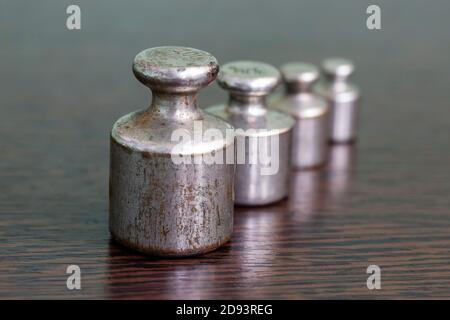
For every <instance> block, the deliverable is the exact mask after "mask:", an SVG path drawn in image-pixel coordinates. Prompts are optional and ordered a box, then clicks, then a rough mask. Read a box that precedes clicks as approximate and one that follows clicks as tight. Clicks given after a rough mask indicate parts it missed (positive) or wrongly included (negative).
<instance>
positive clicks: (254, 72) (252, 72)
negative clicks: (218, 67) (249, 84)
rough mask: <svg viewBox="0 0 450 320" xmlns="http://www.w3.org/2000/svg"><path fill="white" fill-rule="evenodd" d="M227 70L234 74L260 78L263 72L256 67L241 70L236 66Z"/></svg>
mask: <svg viewBox="0 0 450 320" xmlns="http://www.w3.org/2000/svg"><path fill="white" fill-rule="evenodd" d="M228 69H229V70H230V71H232V72H233V73H235V74H241V75H248V76H253V75H255V76H260V75H263V74H264V71H263V70H262V69H260V68H258V67H248V68H242V67H237V66H229V67H228Z"/></svg>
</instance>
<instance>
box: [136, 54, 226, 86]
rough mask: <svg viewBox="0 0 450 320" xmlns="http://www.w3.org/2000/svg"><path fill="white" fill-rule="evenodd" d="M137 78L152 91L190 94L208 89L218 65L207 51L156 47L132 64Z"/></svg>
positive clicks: (139, 55)
mask: <svg viewBox="0 0 450 320" xmlns="http://www.w3.org/2000/svg"><path fill="white" fill-rule="evenodd" d="M133 72H134V75H135V76H136V78H137V79H138V80H139V81H140V82H142V83H143V84H144V85H146V86H147V87H149V88H150V89H152V90H155V91H160V92H179V93H181V92H190V91H197V90H199V89H200V88H202V87H205V86H207V85H208V84H210V83H211V82H212V81H214V79H215V78H216V76H217V73H218V72H219V64H218V62H217V60H216V58H214V56H212V55H211V54H209V53H208V52H205V51H201V50H197V49H194V48H187V47H155V48H150V49H146V50H144V51H141V52H140V53H138V54H137V55H136V57H135V58H134V61H133Z"/></svg>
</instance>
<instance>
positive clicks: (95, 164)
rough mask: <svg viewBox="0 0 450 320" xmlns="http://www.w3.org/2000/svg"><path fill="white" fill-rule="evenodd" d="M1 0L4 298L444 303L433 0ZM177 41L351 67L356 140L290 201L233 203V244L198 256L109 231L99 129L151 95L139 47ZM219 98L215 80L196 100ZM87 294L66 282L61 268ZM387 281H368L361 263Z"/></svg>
mask: <svg viewBox="0 0 450 320" xmlns="http://www.w3.org/2000/svg"><path fill="white" fill-rule="evenodd" d="M172 2H173V1H170V2H169V3H166V2H165V3H162V2H161V3H157V2H155V3H153V2H147V1H146V2H138V1H131V2H127V3H126V4H125V2H119V1H78V2H77V3H80V6H81V8H82V17H83V21H82V30H80V31H68V30H66V29H65V18H66V15H65V8H66V7H67V5H68V4H71V2H70V1H67V2H65V1H58V2H56V1H39V2H38V3H37V2H36V3H30V2H29V1H28V2H26V1H7V2H3V3H2V8H1V10H0V43H2V50H0V74H1V77H0V92H1V94H0V109H1V114H2V116H1V117H0V133H1V138H0V150H1V161H0V214H1V219H0V298H6V299H19V298H29V299H38V298H39V299H42V298H52V299H56V298H67V299H72V298H74V299H75V298H76V299H80V298H97V299H98V298H100V299H104V298H126V299H197V298H199V299H206V298H212V299H220V298H228V299H234V298H236V299H243V298H262V299H271V298H274V299H298V298H393V299H396V298H407V299H410V298H450V266H449V263H450V169H449V168H450V165H449V164H450V147H449V145H450V105H449V102H450V90H449V88H450V69H449V67H448V66H450V41H449V40H450V39H449V38H450V34H449V33H448V30H449V29H450V20H448V17H447V15H448V12H449V9H450V5H449V3H448V1H447V2H446V1H435V2H433V6H429V5H427V4H426V3H425V2H424V3H423V4H418V3H410V1H395V3H393V2H392V1H377V3H379V4H380V5H381V8H382V14H383V16H382V17H383V20H382V21H383V22H382V23H383V29H382V30H381V31H369V30H367V29H366V28H365V17H366V16H365V9H366V7H367V5H368V2H367V3H366V2H364V1H362V2H361V1H354V2H353V1H334V2H331V1H311V2H306V3H302V4H299V3H298V1H285V2H281V3H278V2H277V3H275V2H269V1H267V2H264V3H261V1H245V2H244V3H241V2H233V1H232V2H230V1H226V2H222V3H215V4H213V3H212V2H211V3H210V2H204V1H194V2H190V3H189V4H188V2H186V3H185V2H180V3H177V5H176V9H175V7H174V5H175V3H172ZM164 44H180V45H189V46H192V47H196V48H200V49H204V50H207V51H209V52H211V53H213V54H214V55H216V56H217V57H218V59H219V60H220V61H222V62H225V61H230V60H234V59H241V58H243V59H248V58H252V59H257V60H262V61H267V62H269V63H273V64H275V65H279V64H280V63H282V62H285V61H290V60H304V61H310V62H313V63H318V62H320V60H321V59H322V58H324V57H327V56H334V55H340V56H345V57H349V58H351V59H353V60H354V61H355V62H356V65H357V71H356V76H355V82H357V83H358V84H359V85H360V87H361V89H362V92H363V99H364V100H363V109H362V114H361V126H360V139H359V141H358V143H357V144H356V145H355V146H354V147H345V146H341V147H334V148H333V149H332V155H333V157H332V158H331V162H330V163H329V165H328V166H327V167H325V168H323V169H322V170H318V171H309V172H298V173H293V175H292V178H293V188H292V194H291V197H290V198H289V199H287V200H285V201H283V202H282V203H280V204H277V205H274V206H269V207H262V208H238V209H237V211H236V222H235V233H234V237H233V239H232V241H231V242H230V243H229V244H227V245H226V246H225V247H223V248H222V249H220V250H218V251H215V252H213V253H210V254H207V255H204V256H201V257H197V258H192V259H171V260H161V259H155V258H149V257H145V256H142V255H139V254H136V253H134V252H131V251H128V250H126V249H123V248H122V247H120V246H118V245H117V244H115V243H114V242H112V241H111V238H110V235H109V233H108V227H107V224H108V214H107V212H108V195H107V185H108V161H109V159H108V156H109V154H108V134H109V130H110V128H111V126H112V124H113V122H114V121H115V120H116V119H117V118H118V117H119V116H121V115H122V114H125V113H127V112H130V111H133V110H135V109H138V108H142V107H144V106H146V105H148V100H149V95H148V93H147V91H146V90H145V89H144V88H143V87H142V86H141V85H140V84H139V83H138V82H137V81H136V80H135V79H134V78H133V75H132V73H131V69H130V65H131V61H132V58H133V57H134V55H135V54H136V53H137V52H139V51H140V50H142V49H143V48H146V47H151V46H158V45H164ZM223 99H225V95H224V93H223V92H221V91H220V89H218V88H217V87H216V86H213V87H211V88H209V89H207V90H205V91H204V92H203V93H202V95H201V103H202V105H203V106H207V105H211V104H214V103H217V102H219V101H222V100H223ZM69 264H77V265H79V266H80V267H81V270H82V290H80V291H69V290H67V289H66V277H67V275H66V274H65V270H66V267H67V266H68V265H69ZM370 264H376V265H379V266H380V267H381V270H382V289H381V290H377V291H370V290H368V289H367V287H366V279H367V276H368V275H367V274H366V268H367V266H368V265H370Z"/></svg>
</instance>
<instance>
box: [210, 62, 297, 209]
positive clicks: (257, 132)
mask: <svg viewBox="0 0 450 320" xmlns="http://www.w3.org/2000/svg"><path fill="white" fill-rule="evenodd" d="M280 81H281V76H280V73H279V71H278V70H277V69H276V68H274V67H272V66H271V65H268V64H266V63H262V62H254V61H237V62H231V63H228V64H225V65H224V66H223V67H221V71H220V73H219V76H218V83H219V85H220V86H221V87H222V88H223V89H225V90H227V91H229V93H230V95H229V100H228V103H226V104H222V105H216V106H212V107H209V108H207V109H206V111H207V112H209V113H211V114H214V115H216V116H219V117H221V118H223V119H225V120H226V121H228V122H229V123H231V124H232V125H233V126H234V127H235V129H236V145H237V147H236V152H237V154H236V161H237V164H236V184H235V203H236V204H238V205H265V204H269V203H273V202H276V201H279V200H281V199H283V198H285V197H286V196H287V194H288V187H289V185H288V179H289V169H290V142H291V134H292V128H293V125H294V121H293V119H292V118H291V117H290V116H288V115H285V114H283V113H281V112H278V111H274V110H268V109H267V105H266V101H265V98H266V96H267V95H268V94H269V93H270V92H272V91H273V90H274V89H275V88H276V87H277V85H278V84H279V83H280ZM266 156H267V157H266ZM269 157H270V159H269ZM263 158H267V159H263ZM267 160H270V161H267Z"/></svg>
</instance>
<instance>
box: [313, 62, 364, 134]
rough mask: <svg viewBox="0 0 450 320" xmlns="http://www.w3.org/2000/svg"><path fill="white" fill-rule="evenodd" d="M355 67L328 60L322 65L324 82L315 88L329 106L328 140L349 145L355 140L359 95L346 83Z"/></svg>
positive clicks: (356, 89) (354, 88)
mask: <svg viewBox="0 0 450 320" xmlns="http://www.w3.org/2000/svg"><path fill="white" fill-rule="evenodd" d="M354 69H355V67H354V65H353V63H352V62H351V61H349V60H347V59H341V58H330V59H326V60H324V61H323V63H322V71H323V73H324V75H325V78H326V81H325V82H323V83H320V84H319V85H317V86H316V88H315V89H316V92H317V93H318V94H319V95H321V96H323V97H324V98H325V99H326V100H327V101H328V102H329V105H330V111H331V118H330V120H331V121H330V140H331V141H332V142H336V143H350V142H353V141H354V140H355V139H356V128H357V114H358V111H359V110H358V109H359V106H358V105H359V100H360V94H359V90H358V88H357V87H356V86H355V85H354V84H352V83H350V82H349V81H348V78H349V77H350V75H351V74H352V73H353V71H354Z"/></svg>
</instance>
